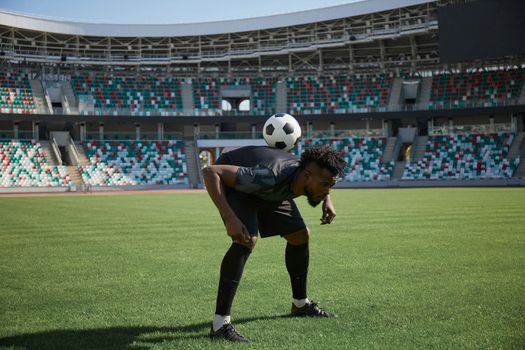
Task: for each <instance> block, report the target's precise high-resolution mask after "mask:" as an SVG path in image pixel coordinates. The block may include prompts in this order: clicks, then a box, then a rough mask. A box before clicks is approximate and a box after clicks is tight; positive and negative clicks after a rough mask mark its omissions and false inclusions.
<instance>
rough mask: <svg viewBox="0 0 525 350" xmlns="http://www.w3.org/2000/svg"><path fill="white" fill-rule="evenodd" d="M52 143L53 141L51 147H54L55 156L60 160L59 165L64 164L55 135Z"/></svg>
mask: <svg viewBox="0 0 525 350" xmlns="http://www.w3.org/2000/svg"><path fill="white" fill-rule="evenodd" d="M50 143H51V148H52V149H53V153H54V154H55V158H56V160H57V162H58V165H62V156H61V153H60V150H59V149H58V145H57V140H56V139H55V138H54V137H53V139H52V140H51V142H50Z"/></svg>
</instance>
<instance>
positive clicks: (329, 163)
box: [301, 145, 346, 177]
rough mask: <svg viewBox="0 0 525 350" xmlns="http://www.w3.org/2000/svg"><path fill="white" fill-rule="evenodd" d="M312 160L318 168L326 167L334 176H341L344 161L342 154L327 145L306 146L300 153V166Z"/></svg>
mask: <svg viewBox="0 0 525 350" xmlns="http://www.w3.org/2000/svg"><path fill="white" fill-rule="evenodd" d="M312 162H314V163H315V164H317V166H319V167H320V168H324V169H327V170H328V171H330V172H331V173H332V174H334V176H336V177H342V176H343V174H344V169H345V168H346V162H345V160H344V159H343V156H342V155H341V154H340V153H339V152H337V151H336V150H334V149H333V148H332V147H330V146H329V145H318V146H314V147H310V148H306V149H305V150H304V152H303V154H302V155H301V166H302V167H303V168H304V167H305V166H306V165H307V164H309V163H312Z"/></svg>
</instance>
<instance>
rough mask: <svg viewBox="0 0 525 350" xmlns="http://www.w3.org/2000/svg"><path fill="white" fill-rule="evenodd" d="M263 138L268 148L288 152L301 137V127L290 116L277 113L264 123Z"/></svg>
mask: <svg viewBox="0 0 525 350" xmlns="http://www.w3.org/2000/svg"><path fill="white" fill-rule="evenodd" d="M263 136H264V140H265V141H266V143H267V144H268V146H270V147H274V148H278V149H282V150H283V151H289V150H291V149H292V148H294V146H295V145H296V144H297V141H299V138H300V137H301V126H300V125H299V123H298V122H297V120H295V118H294V117H292V116H291V115H289V114H286V113H277V114H274V115H272V116H271V117H270V118H268V120H267V121H266V123H264V127H263Z"/></svg>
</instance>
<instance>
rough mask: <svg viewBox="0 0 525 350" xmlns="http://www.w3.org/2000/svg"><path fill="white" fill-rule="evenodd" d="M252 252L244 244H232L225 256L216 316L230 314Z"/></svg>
mask: <svg viewBox="0 0 525 350" xmlns="http://www.w3.org/2000/svg"><path fill="white" fill-rule="evenodd" d="M251 252H252V251H251V250H250V249H249V248H247V247H245V246H243V245H242V244H238V243H232V245H231V247H230V249H228V251H227V252H226V254H225V255H224V258H223V259H222V264H221V277H220V279H219V291H218V293H217V304H216V307H215V314H217V315H223V316H226V315H229V314H230V310H231V307H232V303H233V298H234V297H235V293H236V292H237V287H238V286H239V281H240V280H241V277H242V272H243V270H244V264H246V260H248V257H249V256H250V254H251Z"/></svg>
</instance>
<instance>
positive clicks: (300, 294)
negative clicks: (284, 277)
mask: <svg viewBox="0 0 525 350" xmlns="http://www.w3.org/2000/svg"><path fill="white" fill-rule="evenodd" d="M309 257H310V250H309V248H308V243H306V244H302V245H291V244H290V243H288V244H287V245H286V254H285V261H286V269H287V270H288V273H289V274H290V281H291V282H292V295H293V298H294V299H305V298H306V297H307V295H306V280H307V276H308V262H309Z"/></svg>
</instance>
